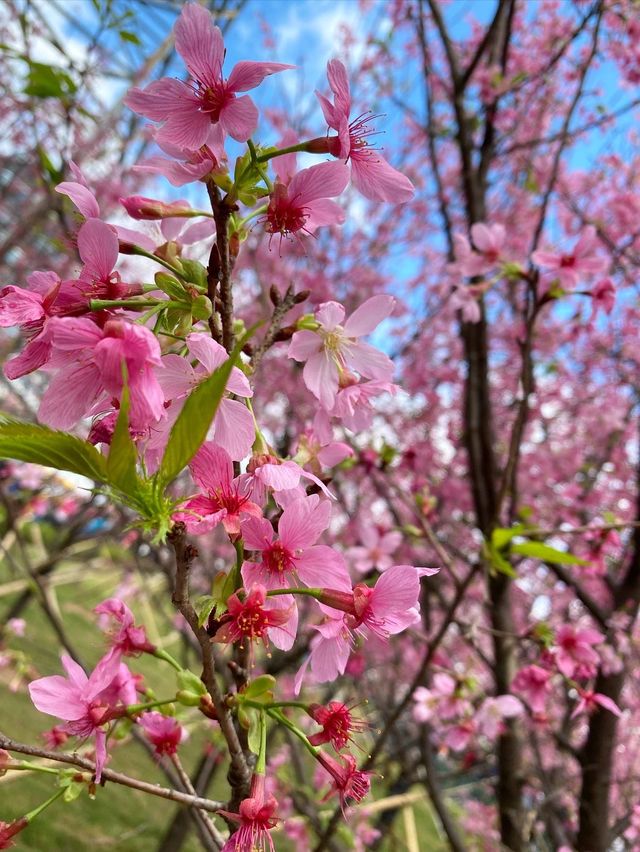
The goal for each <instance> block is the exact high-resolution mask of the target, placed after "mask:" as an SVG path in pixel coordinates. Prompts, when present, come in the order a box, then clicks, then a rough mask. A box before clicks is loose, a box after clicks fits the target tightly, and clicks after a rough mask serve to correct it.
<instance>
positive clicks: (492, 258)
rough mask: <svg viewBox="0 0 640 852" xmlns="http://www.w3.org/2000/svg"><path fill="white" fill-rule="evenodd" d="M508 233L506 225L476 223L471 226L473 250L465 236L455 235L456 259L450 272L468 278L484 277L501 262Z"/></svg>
mask: <svg viewBox="0 0 640 852" xmlns="http://www.w3.org/2000/svg"><path fill="white" fill-rule="evenodd" d="M506 237H507V232H506V230H505V227H504V225H499V224H497V223H495V224H492V225H487V224H485V223H484V222H476V223H475V224H474V225H472V226H471V239H472V240H473V248H472V247H471V244H470V243H469V240H468V239H467V238H466V236H464V234H454V238H453V240H454V244H455V258H456V261H455V263H454V264H452V265H451V267H450V270H451V271H455V272H456V273H461V274H462V275H465V276H467V277H468V278H473V277H475V276H476V275H484V274H485V273H487V272H489V271H490V270H491V269H493V268H494V267H495V266H496V264H497V263H498V262H499V260H500V259H501V256H502V252H503V249H504V244H505V241H506Z"/></svg>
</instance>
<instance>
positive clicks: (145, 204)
mask: <svg viewBox="0 0 640 852" xmlns="http://www.w3.org/2000/svg"><path fill="white" fill-rule="evenodd" d="M120 204H122V206H123V207H124V209H125V210H126V211H127V213H128V214H129V216H131V218H132V219H169V218H171V217H175V216H196V215H198V214H197V212H196V211H195V210H193V209H192V207H191V205H190V204H188V203H187V202H186V201H171V202H170V203H167V202H166V201H158V200H157V199H155V198H145V197H144V196H142V195H129V196H127V197H126V198H121V199H120Z"/></svg>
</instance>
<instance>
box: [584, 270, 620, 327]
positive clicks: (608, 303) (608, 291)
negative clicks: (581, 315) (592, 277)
mask: <svg viewBox="0 0 640 852" xmlns="http://www.w3.org/2000/svg"><path fill="white" fill-rule="evenodd" d="M615 303H616V288H615V286H614V284H613V281H612V280H611V279H610V278H603V279H602V280H601V281H598V283H597V284H596V285H595V286H594V287H592V288H591V316H590V317H589V320H590V322H593V320H594V319H595V318H596V316H597V315H598V312H599V311H600V310H603V311H604V312H605V314H607V315H609V314H610V313H611V311H612V310H613V307H614V305H615Z"/></svg>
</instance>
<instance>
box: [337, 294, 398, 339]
mask: <svg viewBox="0 0 640 852" xmlns="http://www.w3.org/2000/svg"><path fill="white" fill-rule="evenodd" d="M395 303H396V300H395V299H394V298H393V296H373V297H372V298H371V299H367V301H366V302H363V303H362V304H361V305H360V307H359V308H356V310H355V311H354V312H353V313H352V314H351V316H350V317H349V319H348V320H347V321H346V323H345V324H344V332H345V334H346V335H347V337H363V336H364V335H365V334H370V333H371V332H372V331H373V330H374V328H376V327H377V326H378V325H380V323H381V322H382V321H383V320H385V319H386V318H387V317H388V316H390V315H391V314H392V312H393V308H394V306H395Z"/></svg>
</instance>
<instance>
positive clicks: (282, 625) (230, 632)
mask: <svg viewBox="0 0 640 852" xmlns="http://www.w3.org/2000/svg"><path fill="white" fill-rule="evenodd" d="M241 593H242V592H234V593H233V594H232V595H231V597H230V598H229V599H228V600H227V612H226V613H225V614H224V615H223V616H222V617H221V618H220V626H219V627H218V630H217V631H216V634H215V636H214V642H225V643H227V642H242V641H243V640H244V639H248V640H249V642H250V643H253V642H254V641H255V640H257V639H260V640H261V641H262V643H263V644H264V645H265V646H267V645H268V643H269V640H271V641H272V642H273V644H274V645H275V646H276V648H279V649H280V650H281V651H288V650H289V649H290V648H291V647H292V645H293V642H294V640H295V638H296V632H297V629H298V610H297V607H296V606H295V602H294V601H293V599H292V597H291V595H282V596H278V597H273V598H269V599H267V590H266V589H265V587H264V586H260V585H254V586H252V587H251V588H250V589H249V590H248V591H246V592H244V593H242V594H243V597H242V598H240V594H241Z"/></svg>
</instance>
